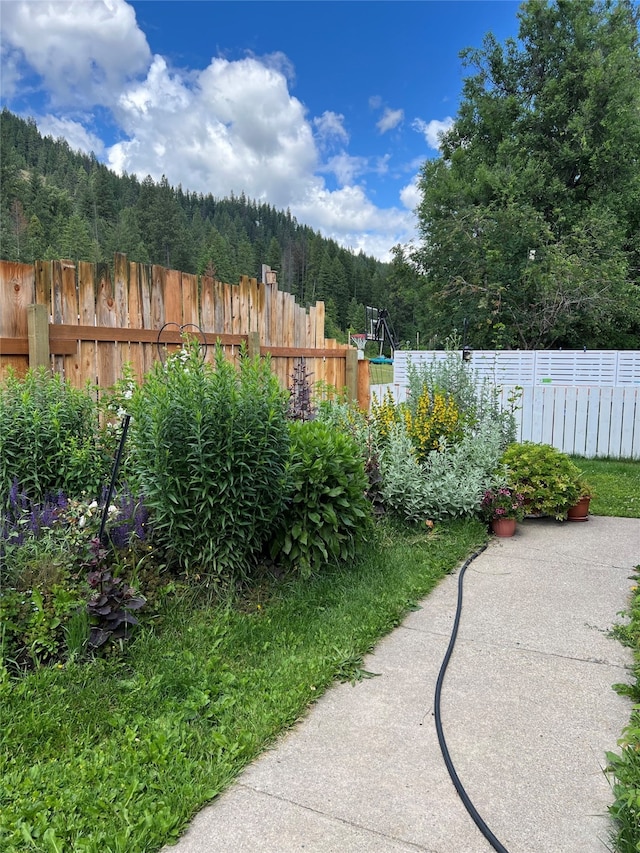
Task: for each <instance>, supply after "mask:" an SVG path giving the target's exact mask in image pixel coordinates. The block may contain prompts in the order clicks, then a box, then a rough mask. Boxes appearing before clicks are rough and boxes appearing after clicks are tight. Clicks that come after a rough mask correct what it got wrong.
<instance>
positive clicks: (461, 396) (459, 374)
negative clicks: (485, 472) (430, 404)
mask: <svg viewBox="0 0 640 853" xmlns="http://www.w3.org/2000/svg"><path fill="white" fill-rule="evenodd" d="M407 378H408V383H409V394H408V395H407V406H408V408H409V411H410V412H411V415H412V417H413V418H414V419H416V418H418V417H419V412H418V406H419V403H420V400H421V398H423V396H424V394H425V392H426V394H427V395H428V396H429V398H430V399H431V400H435V399H436V397H437V396H441V397H444V399H445V400H448V401H453V403H455V407H456V409H457V411H458V413H459V418H460V426H461V429H460V430H459V436H460V438H462V436H463V435H464V434H465V431H466V430H468V429H469V428H470V429H476V428H478V427H480V426H481V425H482V424H483V423H485V422H487V421H489V422H491V423H492V424H493V425H494V428H495V429H496V430H497V431H498V433H499V435H500V439H501V442H502V445H503V448H506V447H507V445H508V444H510V443H511V442H513V441H515V435H516V426H515V419H514V417H513V411H512V408H509V409H502V408H501V406H500V399H499V392H498V388H497V387H496V386H495V385H494V384H493V383H492V382H490V381H489V380H487V379H484V380H481V379H480V377H479V376H478V374H477V371H475V370H473V369H472V368H471V367H470V365H469V364H468V362H465V361H463V360H462V359H461V358H460V354H459V353H458V352H455V351H449V352H447V353H446V355H445V358H444V359H442V360H438V361H436V359H433V360H432V361H430V362H427V363H423V364H420V365H414V364H411V363H409V365H408V369H407ZM512 405H513V403H512Z"/></svg>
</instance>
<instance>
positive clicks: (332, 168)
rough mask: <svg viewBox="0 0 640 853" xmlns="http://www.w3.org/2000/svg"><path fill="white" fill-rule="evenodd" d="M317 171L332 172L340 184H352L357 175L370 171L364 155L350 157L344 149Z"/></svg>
mask: <svg viewBox="0 0 640 853" xmlns="http://www.w3.org/2000/svg"><path fill="white" fill-rule="evenodd" d="M319 171H322V172H332V173H333V174H334V175H335V176H336V180H337V181H338V183H339V184H340V185H341V186H345V185H346V184H352V183H354V181H355V180H356V178H357V177H359V176H360V175H362V174H364V173H365V172H368V171H370V169H369V161H368V160H367V158H366V157H352V156H351V155H350V154H347V153H346V151H342V152H341V153H340V154H336V155H335V157H331V158H330V159H329V160H328V161H327V163H326V164H325V165H324V166H322V167H321V168H320V169H319Z"/></svg>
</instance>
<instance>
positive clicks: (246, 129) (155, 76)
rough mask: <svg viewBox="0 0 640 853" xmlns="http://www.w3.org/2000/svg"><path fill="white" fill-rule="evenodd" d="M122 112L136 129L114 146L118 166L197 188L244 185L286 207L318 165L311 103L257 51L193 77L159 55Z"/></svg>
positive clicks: (218, 191) (223, 191) (127, 95)
mask: <svg viewBox="0 0 640 853" xmlns="http://www.w3.org/2000/svg"><path fill="white" fill-rule="evenodd" d="M114 112H115V116H116V118H117V120H118V122H119V124H120V125H121V127H123V129H124V130H125V131H126V132H127V134H128V135H129V139H128V140H126V141H123V142H119V143H117V144H116V145H114V146H113V147H112V148H110V149H109V151H108V160H109V163H110V165H111V166H112V167H113V168H115V169H116V170H117V171H123V170H126V171H128V172H131V173H136V174H138V175H145V174H151V176H152V177H154V178H155V179H158V178H159V177H160V176H161V175H163V174H165V175H166V176H167V179H168V180H169V182H170V183H172V184H178V183H182V185H183V186H185V187H188V188H189V189H192V190H196V191H200V192H211V193H212V194H213V195H216V196H222V195H229V193H230V192H231V191H232V190H233V191H234V192H235V193H240V192H242V191H244V192H245V193H246V194H247V195H249V196H250V197H252V198H257V199H262V200H268V201H269V203H270V204H273V205H275V206H277V207H281V206H284V207H286V206H287V205H288V204H290V203H291V200H292V193H293V194H295V187H296V186H299V185H301V184H302V185H303V184H304V182H305V181H308V180H309V176H310V175H312V174H313V172H314V170H315V168H316V166H317V160H318V152H317V149H316V146H315V143H314V140H313V134H312V130H311V125H310V124H309V122H308V121H307V120H306V117H305V111H304V107H303V106H302V104H301V103H300V101H298V100H297V99H296V98H293V97H291V96H290V94H289V92H288V88H287V81H286V79H285V77H284V76H283V75H282V73H281V72H279V71H277V70H275V69H273V68H270V67H267V66H265V65H263V64H262V63H261V62H259V61H258V60H257V59H254V58H248V59H243V60H240V61H238V62H229V61H227V60H224V59H214V60H213V61H212V62H211V64H210V65H209V67H208V68H206V69H204V70H203V71H201V72H199V73H198V74H197V75H195V77H193V79H191V78H189V79H187V78H186V77H183V76H180V75H179V74H177V73H171V72H170V71H169V69H168V68H167V65H166V62H165V61H164V59H162V58H161V57H155V58H154V61H153V63H152V66H151V69H150V71H149V75H148V77H147V79H146V80H145V81H144V82H143V83H140V84H136V85H135V86H132V87H130V88H129V89H128V90H127V91H125V92H124V93H123V94H122V96H121V98H120V101H119V103H118V106H117V108H116V109H115V111H114Z"/></svg>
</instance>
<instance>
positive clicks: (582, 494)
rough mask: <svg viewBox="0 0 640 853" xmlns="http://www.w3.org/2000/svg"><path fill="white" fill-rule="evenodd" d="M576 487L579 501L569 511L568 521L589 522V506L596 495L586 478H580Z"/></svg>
mask: <svg viewBox="0 0 640 853" xmlns="http://www.w3.org/2000/svg"><path fill="white" fill-rule="evenodd" d="M576 485H577V487H578V499H577V501H576V503H575V504H573V506H570V507H569V509H568V510H567V521H588V520H589V504H590V503H591V498H594V497H595V493H594V491H593V487H592V486H591V484H590V483H588V482H587V481H586V480H585V479H584V477H579V478H578V480H577V482H576Z"/></svg>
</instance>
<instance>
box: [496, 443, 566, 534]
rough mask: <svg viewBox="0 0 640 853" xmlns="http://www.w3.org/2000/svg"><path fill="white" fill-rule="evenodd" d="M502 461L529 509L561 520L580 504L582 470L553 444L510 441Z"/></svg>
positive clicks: (511, 483)
mask: <svg viewBox="0 0 640 853" xmlns="http://www.w3.org/2000/svg"><path fill="white" fill-rule="evenodd" d="M502 462H503V463H504V464H505V465H506V467H507V469H508V471H507V476H508V479H509V483H510V485H512V486H513V487H514V488H515V489H516V490H517V491H518V492H520V493H521V494H522V495H524V499H525V504H526V506H527V511H528V512H530V513H532V514H539V515H551V516H553V517H554V518H557V519H558V520H562V519H564V518H565V516H566V514H567V510H568V509H569V507H571V506H574V504H575V503H577V501H578V497H579V494H580V487H579V485H578V484H579V481H580V475H581V472H580V469H579V468H578V467H577V466H576V465H574V464H573V462H572V461H571V459H570V458H569V457H568V456H567V454H566V453H562V451H560V450H557V449H556V448H555V447H552V446H551V445H550V444H535V443H534V442H532V441H524V442H522V444H511V445H509V447H508V448H507V449H506V451H505V453H504V455H503V457H502Z"/></svg>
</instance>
